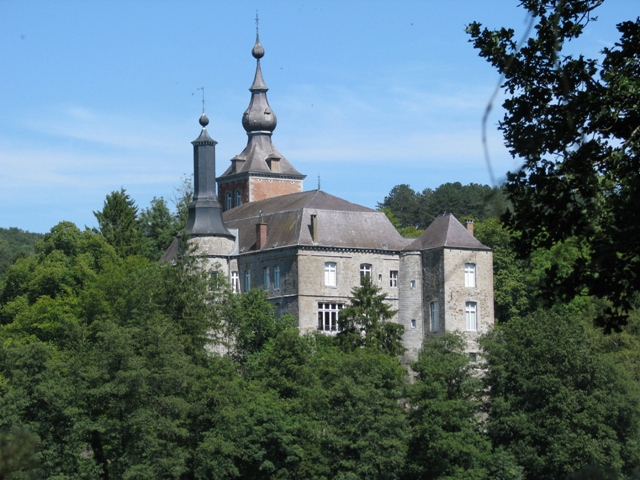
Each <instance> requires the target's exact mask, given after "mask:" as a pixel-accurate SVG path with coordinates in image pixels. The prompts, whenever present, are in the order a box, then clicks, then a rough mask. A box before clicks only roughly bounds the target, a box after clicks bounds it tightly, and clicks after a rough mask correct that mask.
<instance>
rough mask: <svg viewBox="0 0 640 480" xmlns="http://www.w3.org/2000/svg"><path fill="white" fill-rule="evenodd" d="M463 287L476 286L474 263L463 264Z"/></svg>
mask: <svg viewBox="0 0 640 480" xmlns="http://www.w3.org/2000/svg"><path fill="white" fill-rule="evenodd" d="M464 286H465V287H475V286H476V264H475V263H465V264H464Z"/></svg>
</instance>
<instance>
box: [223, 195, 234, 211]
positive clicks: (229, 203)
mask: <svg viewBox="0 0 640 480" xmlns="http://www.w3.org/2000/svg"><path fill="white" fill-rule="evenodd" d="M224 201H225V207H226V208H225V210H231V209H232V208H233V194H232V193H231V192H227V193H225V194H224Z"/></svg>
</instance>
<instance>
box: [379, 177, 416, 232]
mask: <svg viewBox="0 0 640 480" xmlns="http://www.w3.org/2000/svg"><path fill="white" fill-rule="evenodd" d="M386 208H388V209H389V211H390V212H391V213H393V215H394V216H395V218H396V219H397V221H398V223H399V226H400V227H401V228H406V227H410V226H414V227H415V226H417V225H418V224H417V219H418V210H419V208H420V196H419V194H418V193H416V192H415V190H413V189H412V188H411V187H410V186H409V185H407V184H402V185H396V186H395V187H393V188H392V189H391V191H390V192H389V195H387V196H386V197H384V200H383V201H382V203H378V209H379V210H382V209H386Z"/></svg>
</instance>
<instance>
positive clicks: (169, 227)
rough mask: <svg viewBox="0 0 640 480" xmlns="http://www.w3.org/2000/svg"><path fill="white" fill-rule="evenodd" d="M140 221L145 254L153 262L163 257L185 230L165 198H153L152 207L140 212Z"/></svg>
mask: <svg viewBox="0 0 640 480" xmlns="http://www.w3.org/2000/svg"><path fill="white" fill-rule="evenodd" d="M138 221H139V222H140V228H141V234H142V237H143V238H144V242H143V245H144V246H143V254H144V256H145V257H147V258H149V259H151V260H157V259H159V258H160V257H162V254H163V253H164V252H165V251H166V250H167V248H168V247H169V245H171V242H172V241H173V239H174V238H175V237H176V236H177V235H178V233H179V232H180V230H181V228H183V226H182V225H179V220H178V217H177V216H175V215H173V214H172V213H171V211H170V210H169V207H168V206H167V202H165V201H164V199H163V198H156V197H153V200H151V205H150V206H149V207H147V208H145V209H144V210H142V211H141V212H140V215H139V218H138Z"/></svg>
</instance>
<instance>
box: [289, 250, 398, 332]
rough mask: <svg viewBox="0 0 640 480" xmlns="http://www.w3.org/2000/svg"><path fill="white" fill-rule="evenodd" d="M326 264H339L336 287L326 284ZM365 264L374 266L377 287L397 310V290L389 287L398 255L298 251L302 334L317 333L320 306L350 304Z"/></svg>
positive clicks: (374, 278)
mask: <svg viewBox="0 0 640 480" xmlns="http://www.w3.org/2000/svg"><path fill="white" fill-rule="evenodd" d="M326 262H335V263H336V267H337V272H336V275H337V284H336V286H335V287H331V286H325V284H324V269H325V263H326ZM364 263H366V264H370V265H371V270H372V273H371V275H372V279H373V281H374V284H375V285H378V286H380V287H381V288H382V292H383V293H385V294H386V296H387V300H388V302H389V304H390V305H391V307H392V308H393V309H394V310H397V309H398V287H397V286H396V287H392V286H391V285H390V272H391V271H392V270H393V271H398V270H399V257H398V255H397V254H396V253H391V252H390V253H385V252H368V251H330V250H299V252H298V295H299V297H298V298H299V317H298V318H299V325H300V331H301V333H303V334H304V333H307V332H311V331H314V330H317V328H318V303H338V304H342V305H346V304H347V302H348V300H349V296H350V295H351V290H352V289H353V288H354V287H358V286H359V285H360V265H361V264H364ZM396 319H397V315H396ZM396 319H394V320H396Z"/></svg>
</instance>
